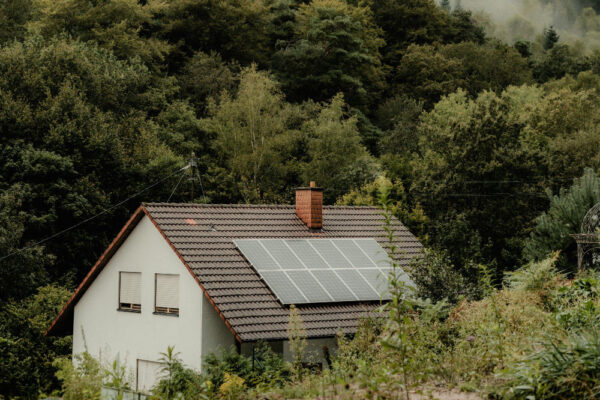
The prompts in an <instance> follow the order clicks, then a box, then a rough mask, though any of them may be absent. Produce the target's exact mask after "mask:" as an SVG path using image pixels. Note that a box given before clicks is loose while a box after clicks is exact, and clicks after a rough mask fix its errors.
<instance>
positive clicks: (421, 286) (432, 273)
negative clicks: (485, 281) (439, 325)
mask: <svg viewBox="0 0 600 400" xmlns="http://www.w3.org/2000/svg"><path fill="white" fill-rule="evenodd" d="M470 269H472V270H474V271H475V268H474V267H473V268H470ZM410 275H411V277H412V278H413V281H414V282H415V284H416V285H417V296H418V297H421V298H425V299H431V300H433V301H435V302H437V301H441V300H443V299H447V300H448V301H449V302H450V303H458V301H459V300H460V299H462V298H476V297H478V295H479V289H478V287H477V285H476V284H475V283H474V282H472V281H470V280H468V279H466V278H465V277H464V276H463V275H462V274H460V273H459V272H458V271H457V270H456V268H455V267H454V265H453V264H452V262H451V261H450V258H449V257H448V256H447V255H446V254H445V253H444V252H440V251H435V250H425V256H424V257H422V258H420V259H417V260H415V261H414V262H413V263H412V264H411V266H410Z"/></svg>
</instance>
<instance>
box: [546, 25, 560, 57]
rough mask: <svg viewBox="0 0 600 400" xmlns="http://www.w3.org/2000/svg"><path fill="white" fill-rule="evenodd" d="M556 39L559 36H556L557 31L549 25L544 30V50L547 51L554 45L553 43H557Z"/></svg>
mask: <svg viewBox="0 0 600 400" xmlns="http://www.w3.org/2000/svg"><path fill="white" fill-rule="evenodd" d="M558 39H560V36H558V33H556V30H555V29H554V27H553V26H551V27H550V28H548V29H545V30H544V50H546V51H548V50H550V49H552V48H553V47H554V45H555V44H556V43H558Z"/></svg>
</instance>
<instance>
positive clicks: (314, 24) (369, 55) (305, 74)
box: [272, 0, 384, 107]
mask: <svg viewBox="0 0 600 400" xmlns="http://www.w3.org/2000/svg"><path fill="white" fill-rule="evenodd" d="M296 19H297V23H296V32H295V37H294V41H293V42H292V43H290V44H289V45H288V46H287V47H285V48H282V49H281V50H279V51H278V52H277V53H276V54H275V55H274V56H273V57H274V59H273V63H272V65H273V68H274V70H275V74H276V76H277V77H278V79H279V80H280V81H281V83H282V86H283V89H284V91H285V92H286V94H287V96H288V98H290V99H291V100H293V101H301V100H306V99H312V100H315V101H325V100H329V99H330V98H331V97H333V96H334V95H335V94H336V93H338V92H342V93H344V98H345V99H346V101H347V102H348V103H349V104H350V105H353V106H358V107H361V106H363V107H364V106H366V105H368V104H370V103H371V102H372V101H373V99H374V98H375V97H376V95H377V93H378V92H379V91H381V90H382V89H383V79H382V78H383V75H382V69H381V56H380V54H379V48H380V47H381V46H382V45H383V43H384V42H383V40H382V39H381V30H380V29H379V28H378V27H377V26H376V25H375V22H374V20H373V17H372V14H371V11H370V9H369V8H368V7H363V6H353V5H351V4H348V3H347V2H345V1H342V0H315V1H313V2H311V3H309V4H303V5H301V6H300V9H299V11H298V14H297V16H296Z"/></svg>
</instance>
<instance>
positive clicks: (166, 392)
mask: <svg viewBox="0 0 600 400" xmlns="http://www.w3.org/2000/svg"><path fill="white" fill-rule="evenodd" d="M161 355H162V358H161V360H160V361H161V363H162V364H163V365H164V367H163V369H162V373H163V378H162V379H161V380H160V381H159V382H158V383H157V384H156V386H155V387H154V389H153V394H154V397H155V398H156V399H159V400H171V399H180V398H181V399H198V400H199V399H208V396H207V392H208V387H207V385H206V380H205V379H204V378H203V377H202V376H201V375H200V374H198V373H197V372H195V371H194V370H192V369H190V368H186V367H185V365H184V364H183V363H182V362H181V360H180V358H179V353H175V351H174V347H171V346H169V347H168V348H167V351H166V352H165V353H161Z"/></svg>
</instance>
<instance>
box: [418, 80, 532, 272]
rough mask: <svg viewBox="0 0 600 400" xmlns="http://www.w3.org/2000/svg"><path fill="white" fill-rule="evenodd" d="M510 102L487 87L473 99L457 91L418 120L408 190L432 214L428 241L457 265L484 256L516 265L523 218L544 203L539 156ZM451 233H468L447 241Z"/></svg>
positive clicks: (452, 236) (506, 97)
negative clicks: (530, 146) (539, 193)
mask: <svg viewBox="0 0 600 400" xmlns="http://www.w3.org/2000/svg"><path fill="white" fill-rule="evenodd" d="M512 107H513V105H512V104H511V99H510V98H509V97H508V96H506V95H505V96H502V97H500V96H498V95H496V94H494V93H491V92H484V93H482V94H481V95H479V97H478V98H477V99H476V100H470V99H468V97H467V94H466V93H465V92H463V91H459V92H457V93H455V94H452V95H450V96H448V97H447V98H444V99H443V100H442V101H440V102H439V103H438V104H437V105H436V106H435V108H434V109H433V110H432V111H431V112H429V113H428V114H426V115H424V116H423V118H422V122H421V124H420V126H419V134H420V140H419V151H418V153H417V154H416V155H415V157H414V161H413V164H412V166H413V168H414V172H415V174H414V175H415V181H414V182H413V185H412V188H411V192H415V194H416V195H418V194H421V193H422V196H419V197H421V199H422V200H421V201H422V202H421V204H422V205H423V209H424V210H425V213H426V214H427V215H428V216H429V217H430V218H431V220H432V221H435V222H434V226H433V229H432V233H431V235H432V240H433V241H434V242H435V243H437V244H439V245H441V246H442V247H443V248H445V249H447V250H449V253H448V254H449V255H451V256H452V261H453V263H455V264H457V265H463V264H467V263H468V261H469V260H475V261H477V260H478V259H480V260H481V259H482V258H483V259H484V260H485V262H487V263H495V262H498V265H499V268H500V269H501V270H502V269H505V268H507V267H508V266H509V265H514V263H515V261H516V259H518V257H515V255H516V254H517V253H518V252H519V250H520V247H521V243H520V238H522V237H523V236H524V235H525V232H526V226H525V225H524V224H522V223H521V221H524V220H532V219H533V218H534V216H535V215H536V214H537V211H536V210H541V209H542V206H543V205H544V202H543V201H541V200H537V199H536V195H537V193H536V191H537V190H539V189H538V188H537V187H539V186H538V185H539V184H538V183H537V182H536V177H537V176H538V174H539V172H538V171H539V167H540V163H539V155H538V154H536V153H535V152H530V151H527V148H525V147H524V146H523V144H522V142H521V138H522V136H521V130H522V129H523V123H522V122H521V121H519V120H517V119H515V118H514V117H513V111H512ZM517 227H520V228H521V229H523V230H522V231H517V230H516V228H517ZM454 232H456V233H457V234H460V235H464V237H466V240H465V239H463V238H460V239H458V240H457V242H456V243H452V240H454V239H455V233H454ZM469 241H472V242H471V243H472V244H471V243H469ZM488 243H489V246H488V245H487V244H488ZM466 244H468V247H467V246H465V245H466Z"/></svg>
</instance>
